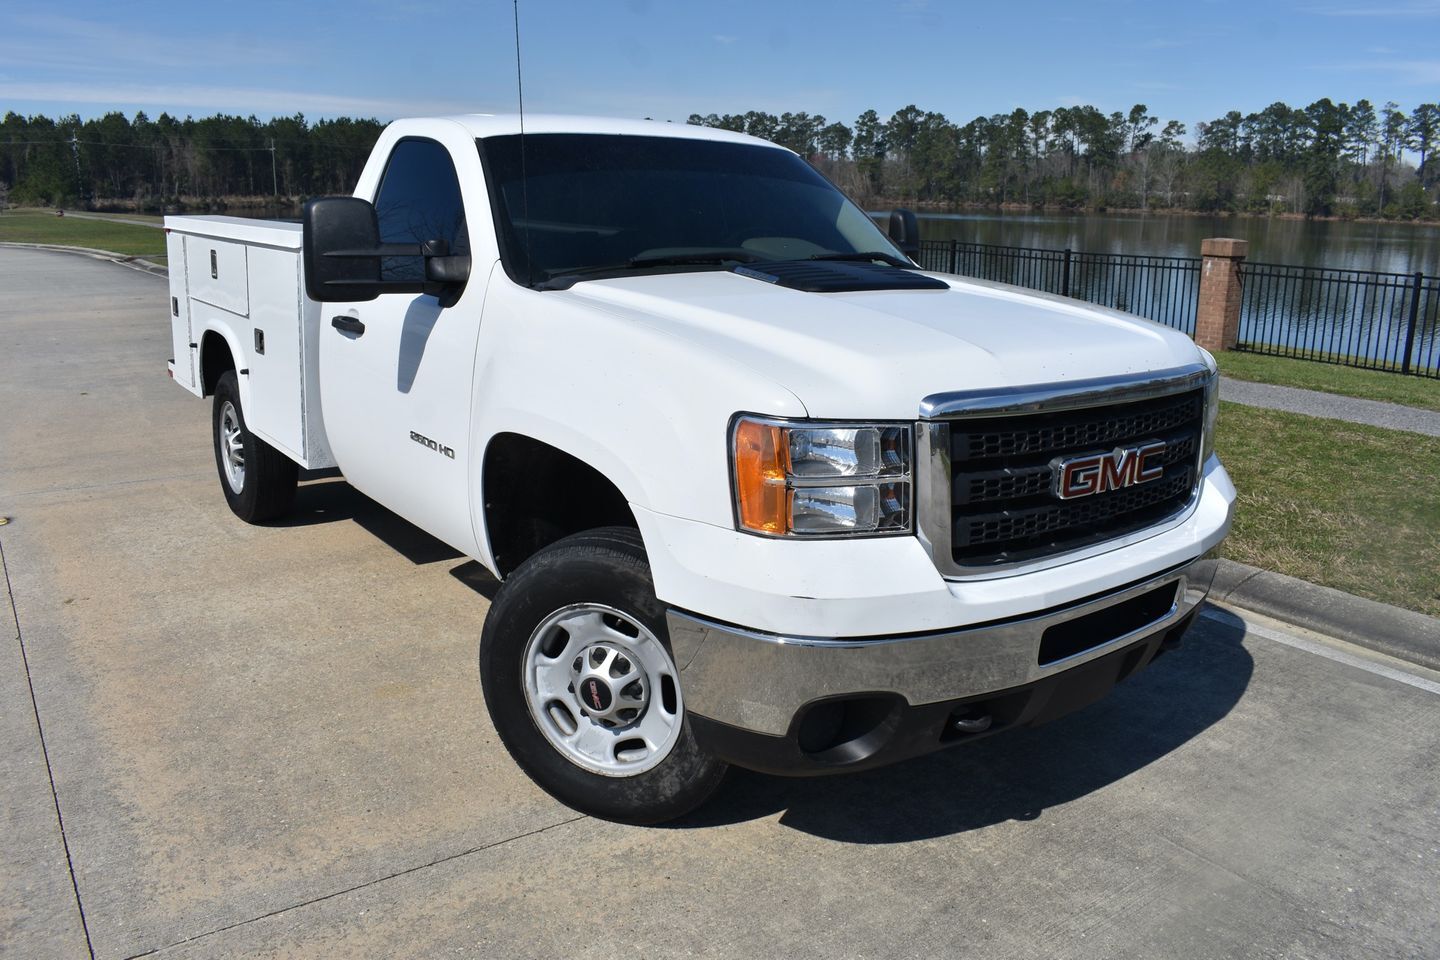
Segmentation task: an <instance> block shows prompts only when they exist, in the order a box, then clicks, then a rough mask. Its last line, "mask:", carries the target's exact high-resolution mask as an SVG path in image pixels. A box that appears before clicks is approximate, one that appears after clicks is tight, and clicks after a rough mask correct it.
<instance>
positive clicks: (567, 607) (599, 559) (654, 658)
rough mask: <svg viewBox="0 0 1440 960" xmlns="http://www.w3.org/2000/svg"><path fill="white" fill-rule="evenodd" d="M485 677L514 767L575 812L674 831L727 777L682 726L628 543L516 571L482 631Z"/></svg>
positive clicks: (639, 562)
mask: <svg viewBox="0 0 1440 960" xmlns="http://www.w3.org/2000/svg"><path fill="white" fill-rule="evenodd" d="M480 678H481V684H482V686H483V687H484V691H485V703H486V705H487V707H488V708H489V710H490V718H491V720H492V722H493V723H494V724H495V729H496V731H497V732H498V733H499V734H500V739H501V740H502V741H503V742H504V744H505V747H506V749H508V750H509V751H510V755H511V756H512V757H514V758H515V761H516V762H517V763H518V764H520V766H521V767H522V768H524V770H525V772H526V773H528V774H529V775H530V777H531V779H533V780H534V781H535V782H536V783H537V784H539V785H540V786H541V787H542V788H544V789H545V790H546V791H547V792H548V793H550V794H551V795H552V796H554V797H555V798H556V799H557V800H560V801H561V802H562V803H565V804H567V805H568V806H571V807H573V808H575V809H576V810H579V811H581V812H583V813H588V814H592V815H594V816H597V817H602V818H604V819H607V820H618V821H622V822H626V823H657V822H659V821H662V820H670V819H673V818H675V817H678V816H681V815H682V814H684V813H687V812H689V811H690V810H692V809H694V808H695V807H697V806H699V805H700V804H701V803H703V802H704V801H705V800H706V798H708V797H709V796H710V794H711V793H713V792H714V790H715V788H716V787H718V786H719V784H720V781H721V779H722V778H723V777H724V775H725V769H726V767H725V764H724V763H723V762H721V761H720V760H717V759H715V758H714V757H711V756H709V755H707V754H705V753H704V752H702V751H701V750H700V748H699V746H698V745H697V744H696V743H695V738H694V736H693V735H692V734H691V732H690V725H689V724H688V723H687V722H686V719H685V704H684V699H683V696H682V693H681V690H680V683H679V671H678V670H677V669H676V667H675V662H674V660H673V659H672V658H671V655H670V650H669V645H668V634H667V633H666V629H665V608H664V605H663V604H661V603H660V601H659V600H657V599H656V598H655V590H654V587H653V586H652V584H651V580H650V567H649V564H648V563H647V562H646V559H645V550H644V546H643V545H642V544H641V542H640V537H639V535H638V534H637V533H636V532H635V531H634V530H629V529H625V528H619V527H616V528H606V529H602V530H595V531H591V532H587V533H582V534H577V535H575V536H573V537H568V538H566V539H564V540H561V541H559V542H558V543H555V544H553V545H551V546H549V547H547V548H546V549H544V550H542V551H540V552H539V553H538V554H536V555H535V556H534V557H532V558H531V559H529V560H527V561H526V562H525V563H524V564H523V565H522V566H521V567H520V568H519V569H518V570H516V571H515V573H514V574H512V575H511V577H510V578H509V579H508V580H506V582H505V586H504V587H503V588H502V589H501V591H500V594H499V595H498V596H497V597H496V599H495V603H494V605H493V606H492V607H491V608H490V613H489V616H487V617H486V619H485V627H484V629H483V631H482V633H481V638H480Z"/></svg>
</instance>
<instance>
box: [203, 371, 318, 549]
mask: <svg viewBox="0 0 1440 960" xmlns="http://www.w3.org/2000/svg"><path fill="white" fill-rule="evenodd" d="M212 426H213V428H214V429H213V433H214V438H215V466H216V468H217V469H218V470H219V471H220V489H221V490H223V491H224V492H225V502H226V503H228V504H229V505H230V509H231V510H232V511H233V512H234V513H235V516H237V517H239V518H240V519H241V520H244V521H245V522H246V523H260V522H262V521H265V520H273V519H275V518H276V517H279V516H283V515H284V514H285V513H286V512H288V511H289V509H290V504H291V503H293V502H294V500H295V484H296V482H297V480H298V479H299V467H298V466H296V464H295V461H294V460H291V459H290V458H289V457H287V456H285V454H283V453H281V452H280V451H279V450H276V449H275V448H274V447H272V446H270V444H268V443H266V442H265V441H264V440H261V439H260V438H259V437H257V436H255V434H253V433H251V432H250V428H249V427H247V426H246V425H245V412H244V410H243V409H242V408H241V406H240V386H239V381H238V380H237V379H236V377H235V371H233V370H227V371H226V372H225V373H223V374H221V375H220V380H219V382H218V383H216V384H215V407H214V410H213V412H212Z"/></svg>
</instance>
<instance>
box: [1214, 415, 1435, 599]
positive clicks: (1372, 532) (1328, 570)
mask: <svg viewBox="0 0 1440 960" xmlns="http://www.w3.org/2000/svg"><path fill="white" fill-rule="evenodd" d="M1216 439H1217V444H1216V446H1217V448H1218V450H1219V453H1220V459H1221V460H1223V461H1224V463H1225V466H1226V468H1227V469H1228V470H1229V471H1230V475H1231V477H1232V478H1234V480H1235V486H1236V488H1237V489H1238V490H1239V500H1238V501H1237V502H1236V505H1235V525H1234V527H1233V529H1232V531H1231V534H1230V538H1229V539H1228V540H1226V541H1225V544H1224V546H1223V547H1222V548H1221V552H1222V555H1223V556H1226V557H1229V558H1230V559H1232V560H1239V561H1241V562H1242V563H1249V564H1253V565H1254V566H1257V567H1263V568H1265V569H1267V570H1275V571H1278V572H1280V573H1285V574H1289V575H1290V576H1292V577H1299V578H1300V579H1302V580H1309V581H1310V582H1312V583H1320V584H1324V585H1325V586H1329V587H1335V588H1336V589H1339V590H1344V591H1346V592H1347V593H1354V594H1358V595H1359V596H1362V597H1369V598H1371V599H1372V600H1380V601H1382V602H1384V603H1391V604H1395V605H1396V606H1401V607H1407V608H1409V609H1411V610H1418V611H1420V612H1421V613H1426V614H1429V615H1431V616H1440V486H1437V484H1440V438H1433V437H1424V436H1418V435H1416V434H1413V433H1401V432H1398V431H1393V430H1382V429H1379V428H1376V427H1367V426H1361V425H1358V424H1350V423H1342V422H1340V421H1336V420H1321V419H1317V418H1314V417H1305V416H1300V415H1298V414H1293V413H1282V412H1280V411H1277V410H1264V409H1260V408H1257V407H1245V406H1241V405H1239V404H1234V403H1226V404H1223V405H1222V409H1221V413H1220V427H1219V430H1218V432H1217V436H1216Z"/></svg>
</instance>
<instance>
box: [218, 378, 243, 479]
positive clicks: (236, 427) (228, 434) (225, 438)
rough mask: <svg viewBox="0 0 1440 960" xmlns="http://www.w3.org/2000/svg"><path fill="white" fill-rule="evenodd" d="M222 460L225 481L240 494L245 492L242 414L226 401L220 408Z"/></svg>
mask: <svg viewBox="0 0 1440 960" xmlns="http://www.w3.org/2000/svg"><path fill="white" fill-rule="evenodd" d="M220 459H221V462H222V463H224V464H225V480H226V482H228V483H229V484H230V489H231V490H232V491H233V492H235V493H237V494H239V493H242V492H244V490H245V437H244V435H243V431H242V429H241V427H240V412H239V411H238V410H236V409H235V404H234V403H232V402H230V401H229V400H226V401H225V403H224V404H222V405H221V407H220Z"/></svg>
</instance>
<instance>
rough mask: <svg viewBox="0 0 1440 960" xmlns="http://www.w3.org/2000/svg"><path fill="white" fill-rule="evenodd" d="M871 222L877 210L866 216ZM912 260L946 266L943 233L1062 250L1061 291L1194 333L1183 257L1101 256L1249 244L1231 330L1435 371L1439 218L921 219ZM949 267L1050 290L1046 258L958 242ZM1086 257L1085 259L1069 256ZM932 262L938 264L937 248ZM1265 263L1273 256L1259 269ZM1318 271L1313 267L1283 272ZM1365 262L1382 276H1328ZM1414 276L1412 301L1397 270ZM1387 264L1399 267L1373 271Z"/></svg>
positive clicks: (1370, 362) (1273, 347)
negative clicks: (917, 255) (1207, 243)
mask: <svg viewBox="0 0 1440 960" xmlns="http://www.w3.org/2000/svg"><path fill="white" fill-rule="evenodd" d="M876 218H877V220H878V221H879V222H880V223H881V225H882V227H883V226H884V224H885V217H882V216H880V215H879V214H876ZM920 234H921V238H922V240H925V241H928V242H929V243H928V244H927V251H926V257H925V258H924V259H923V260H922V262H924V263H926V264H927V265H929V266H931V267H932V268H933V269H940V270H946V269H952V268H951V267H949V266H946V265H945V264H947V263H949V262H950V261H949V256H954V255H955V254H954V253H951V254H950V255H947V254H946V253H945V252H944V251H945V248H944V246H940V245H943V244H945V243H946V241H951V240H955V241H960V242H961V243H963V244H990V245H993V246H997V247H1020V248H1028V249H1032V250H1035V249H1038V250H1048V251H1060V250H1064V249H1066V248H1068V249H1070V250H1071V251H1073V255H1072V257H1071V268H1070V271H1069V274H1068V276H1069V278H1070V279H1069V284H1070V285H1069V287H1068V290H1069V293H1070V295H1071V296H1073V297H1077V298H1079V299H1082V300H1089V301H1091V302H1093V303H1100V304H1104V305H1106V306H1111V307H1116V308H1118V309H1121V310H1126V311H1129V312H1133V313H1138V314H1139V315H1141V316H1144V317H1148V318H1149V319H1152V320H1156V321H1158V322H1160V323H1165V324H1168V325H1170V326H1173V327H1177V328H1179V329H1181V330H1184V331H1186V332H1187V333H1193V331H1194V327H1195V308H1196V303H1197V294H1198V289H1199V288H1198V284H1199V270H1198V268H1197V267H1196V266H1194V265H1193V263H1179V262H1170V261H1162V262H1150V264H1149V265H1148V266H1146V265H1139V264H1134V263H1133V262H1131V261H1123V262H1122V261H1117V260H1114V259H1111V258H1110V256H1107V255H1115V254H1127V255H1132V256H1142V257H1189V258H1194V257H1198V256H1199V255H1200V243H1201V241H1202V240H1204V239H1205V238H1206V237H1239V238H1241V239H1245V240H1249V241H1250V254H1249V258H1248V260H1247V264H1248V265H1247V268H1246V272H1245V277H1246V279H1245V293H1244V299H1243V303H1242V306H1241V312H1240V340H1241V342H1242V344H1247V345H1249V348H1250V349H1256V350H1261V351H1264V352H1267V353H1271V352H1273V353H1282V354H1284V355H1287V356H1309V357H1314V358H1345V361H1346V362H1350V363H1358V364H1361V365H1364V366H1375V367H1381V368H1388V369H1398V368H1400V367H1404V366H1405V365H1406V358H1407V357H1408V358H1409V366H1410V368H1411V369H1412V371H1414V372H1422V371H1423V372H1425V373H1426V375H1429V376H1437V375H1440V316H1437V314H1440V280H1437V279H1436V278H1437V276H1440V227H1437V226H1429V225H1426V226H1419V225H1415V224H1404V223H1343V222H1338V221H1309V222H1307V221H1304V220H1272V219H1266V218H1258V217H1255V218H1251V217H1189V216H1142V215H1124V214H1117V215H1075V216H1065V215H1057V214H997V213H958V214H928V215H922V216H921V218H920ZM958 253H959V254H960V256H959V260H958V261H956V262H955V267H954V269H956V270H957V271H958V272H959V273H962V274H966V275H970V276H979V277H988V278H990V279H993V280H1001V281H1004V282H1007V283H1015V284H1019V285H1021V286H1028V287H1034V288H1038V289H1041V290H1048V291H1050V292H1052V293H1058V292H1061V291H1062V288H1063V286H1064V285H1063V282H1062V267H1061V265H1062V263H1063V262H1064V258H1063V257H1061V256H1057V255H1056V254H1053V253H1052V254H1033V255H1011V254H1009V253H1005V252H1002V251H997V250H983V251H982V250H981V249H977V248H974V247H962V248H961V249H960V251H958ZM1082 254H1089V255H1092V256H1082ZM937 257H938V258H939V259H938V260H937V259H936V258H937ZM1267 264H1273V265H1280V266H1266V265H1267ZM1303 267H1309V268H1314V267H1325V268H1329V270H1327V271H1326V272H1324V273H1323V274H1322V273H1319V272H1315V271H1302V270H1298V269H1293V268H1303ZM1334 270H1340V271H1348V270H1373V271H1379V272H1380V273H1381V274H1382V275H1379V276H1372V275H1369V274H1351V273H1344V272H1341V273H1333V272H1330V271H1334ZM1416 271H1419V272H1421V273H1423V274H1425V275H1426V278H1427V279H1426V280H1425V281H1424V283H1423V284H1422V286H1421V288H1420V296H1419V300H1418V303H1417V301H1416V292H1415V285H1414V282H1413V280H1411V278H1410V276H1409V275H1410V274H1413V273H1414V272H1416ZM1384 274H1400V275H1402V276H1396V277H1392V276H1386V275H1384Z"/></svg>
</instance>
